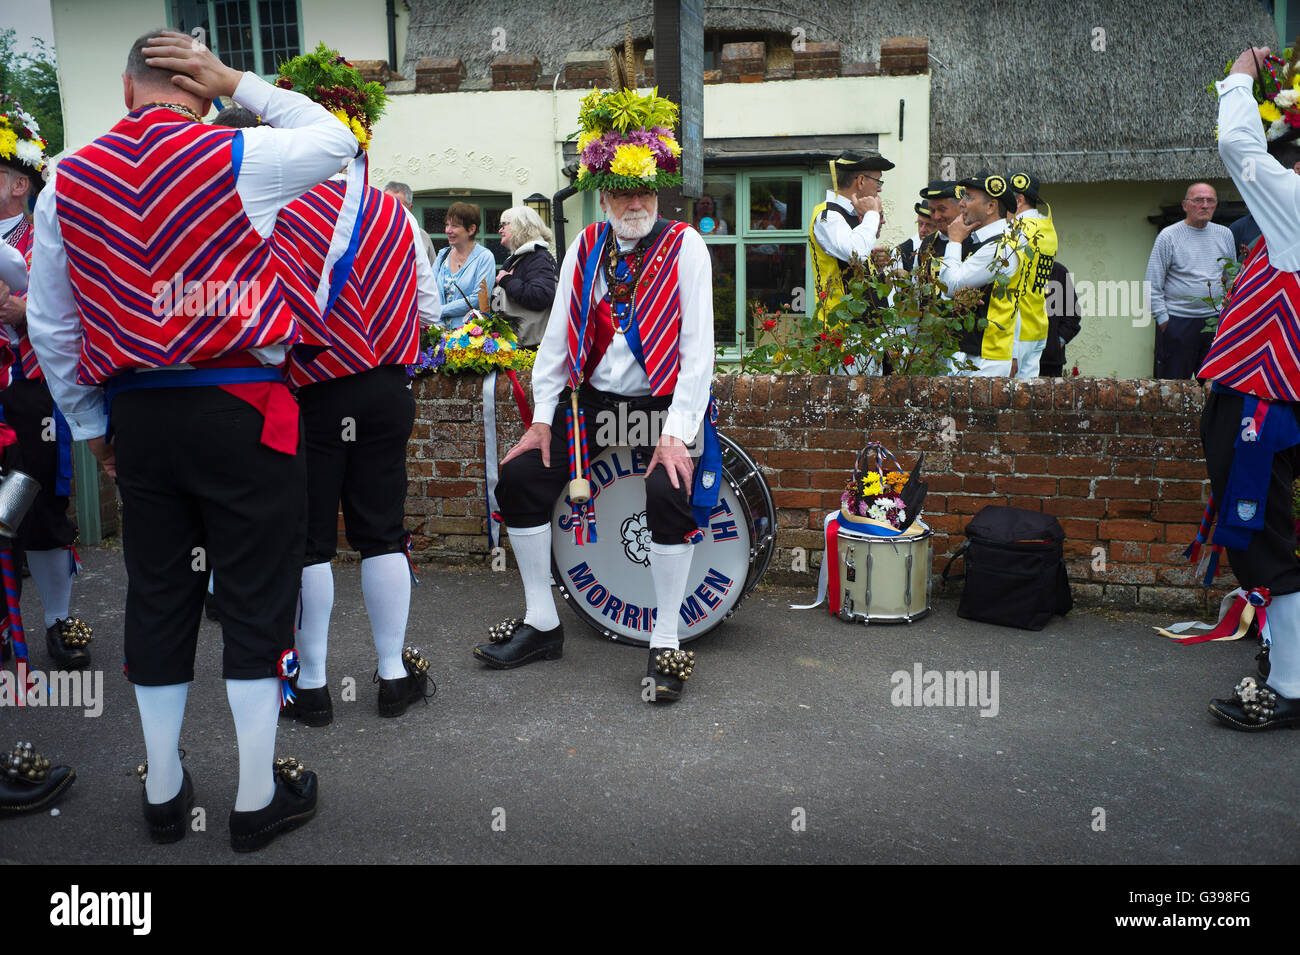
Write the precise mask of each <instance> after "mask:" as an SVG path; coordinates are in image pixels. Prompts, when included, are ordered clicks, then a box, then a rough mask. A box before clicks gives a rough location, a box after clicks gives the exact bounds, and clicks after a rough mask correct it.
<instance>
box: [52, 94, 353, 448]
mask: <svg viewBox="0 0 1300 955" xmlns="http://www.w3.org/2000/svg"><path fill="white" fill-rule="evenodd" d="M233 99H234V101H235V102H236V103H238V104H239V105H240V106H243V107H245V108H246V109H249V110H251V111H252V112H254V113H256V114H257V115H258V116H261V117H262V119H264V120H265V121H266V122H268V123H270V124H271V125H270V126H259V127H256V128H254V129H244V130H241V131H240V132H241V133H242V135H243V138H244V155H243V160H242V162H241V165H240V167H239V182H238V184H237V186H236V191H237V192H238V194H239V198H240V200H241V201H242V202H243V205H244V212H245V214H246V215H247V216H248V218H249V221H250V222H251V223H252V224H253V228H254V229H256V230H257V233H258V235H260V236H262V237H263V238H266V237H268V236H270V234H271V232H272V231H273V230H274V228H275V217H276V214H277V213H279V211H280V209H281V208H283V207H284V206H285V205H287V204H288V203H290V202H292V201H293V200H294V199H297V198H298V197H299V196H300V195H302V194H303V193H304V192H306V191H307V190H308V189H310V188H311V187H312V186H315V185H317V184H319V183H321V182H324V181H325V180H326V179H328V178H329V177H330V176H331V175H332V174H333V173H336V172H338V171H339V169H341V168H342V167H343V166H344V165H346V164H347V163H348V161H349V160H351V159H352V157H353V156H354V155H356V151H357V140H356V137H355V136H353V135H352V132H351V131H350V130H349V129H348V128H347V127H346V126H344V125H343V124H342V123H340V122H339V121H338V119H337V118H336V117H334V116H333V115H331V114H330V112H329V111H328V110H327V109H325V107H323V106H320V105H318V104H316V103H313V102H312V101H311V100H309V99H308V98H307V97H305V96H303V95H302V94H301V93H295V92H293V91H292V90H284V89H279V88H278V87H275V86H272V85H271V84H270V83H267V82H266V81H265V80H263V79H262V78H261V77H258V76H256V75H254V74H252V73H245V74H244V77H243V79H241V80H240V81H239V87H238V88H237V89H236V90H235V95H234V97H233ZM272 127H278V128H272ZM57 175H58V172H57V170H56V171H55V173H54V174H53V175H51V176H50V181H49V182H48V183H47V184H46V187H45V188H44V189H43V190H42V191H41V194H40V196H39V197H38V198H37V200H36V216H35V226H36V242H35V246H34V248H33V249H32V275H31V288H30V290H29V292H28V297H27V337H28V339H29V340H30V341H31V343H32V348H33V350H34V351H35V352H36V357H37V359H38V360H39V361H40V363H41V371H42V372H44V374H45V381H46V383H47V384H48V385H49V386H50V393H51V394H52V395H53V396H54V401H55V404H57V405H58V406H59V410H60V411H62V412H63V415H64V417H65V418H67V419H68V425H69V426H70V428H71V430H72V436H73V437H74V438H76V439H77V440H84V439H87V438H98V437H100V436H102V435H103V434H104V431H105V428H106V426H107V417H106V415H105V413H104V397H103V389H102V388H100V387H99V386H96V385H81V384H78V383H77V366H78V365H79V363H80V361H81V341H82V331H81V315H80V314H79V313H78V312H77V303H76V299H75V298H74V297H73V294H72V283H71V281H70V280H69V278H68V256H67V252H66V251H65V250H64V248H63V235H62V233H61V231H60V229H59V219H58V215H57V212H56V206H55V201H56V200H55V189H54V181H55V177H56V176H57ZM277 353H278V354H277ZM258 355H259V357H260V358H261V360H262V361H263V362H265V363H266V364H270V365H278V364H280V363H281V362H283V361H284V347H283V346H274V347H271V348H264V349H259V350H258Z"/></svg>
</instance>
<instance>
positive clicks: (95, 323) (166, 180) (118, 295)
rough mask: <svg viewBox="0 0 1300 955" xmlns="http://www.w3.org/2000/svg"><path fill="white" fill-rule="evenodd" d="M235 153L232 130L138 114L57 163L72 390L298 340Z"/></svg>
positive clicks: (163, 113)
mask: <svg viewBox="0 0 1300 955" xmlns="http://www.w3.org/2000/svg"><path fill="white" fill-rule="evenodd" d="M242 146H243V140H242V137H241V135H240V133H239V131H238V130H233V129H224V128H213V127H209V126H204V125H203V124H201V123H193V122H189V121H187V120H184V119H180V118H179V117H178V115H177V114H176V113H175V112H174V111H172V110H169V109H165V108H162V107H156V106H154V107H143V108H141V109H138V110H133V111H132V112H131V113H128V114H127V116H126V117H125V118H124V119H122V120H121V121H120V122H119V123H118V124H117V125H116V126H114V127H113V128H112V129H111V130H109V131H108V132H107V133H105V134H104V135H103V136H100V137H99V138H98V139H96V140H95V141H94V142H92V143H91V144H90V145H88V146H85V147H84V148H82V149H79V150H78V151H77V152H76V153H74V154H73V155H71V156H69V157H68V158H66V159H64V160H63V161H62V162H60V163H59V167H58V174H57V176H56V177H55V197H56V200H57V202H56V205H55V208H56V211H57V213H58V219H59V229H60V230H61V232H62V235H63V245H64V248H65V249H66V250H67V255H68V277H69V279H70V281H71V284H72V292H73V295H74V297H75V298H76V302H77V308H78V311H79V312H80V313H81V321H82V328H83V333H84V337H83V343H82V350H81V365H80V367H79V369H78V380H79V381H80V382H81V383H82V384H90V385H93V384H101V383H102V382H104V381H105V380H107V379H108V378H111V377H113V376H114V375H117V374H118V373H120V372H123V371H127V370H129V369H132V368H160V367H163V366H166V365H175V364H178V363H181V362H190V363H193V362H198V361H206V360H210V359H214V358H219V357H221V356H224V355H231V354H234V353H238V352H243V351H247V350H248V349H251V348H261V347H265V346H268V345H277V344H291V343H293V342H294V341H295V340H296V339H297V337H298V330H297V326H296V325H295V324H294V320H293V314H292V312H291V311H290V309H289V306H288V304H287V303H286V302H285V299H284V295H283V292H282V289H281V282H280V276H279V270H278V269H277V268H276V267H275V264H274V260H273V258H272V255H271V246H270V243H269V242H267V241H266V240H264V239H263V238H262V237H261V236H260V235H258V233H257V230H255V229H254V228H253V224H252V223H251V222H250V221H249V219H248V216H247V215H246V214H245V213H244V206H243V203H242V201H241V200H240V198H239V194H238V193H237V192H236V191H235V183H236V181H237V179H238V164H239V157H240V156H241V155H242Z"/></svg>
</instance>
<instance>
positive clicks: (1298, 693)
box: [1268, 593, 1300, 700]
mask: <svg viewBox="0 0 1300 955" xmlns="http://www.w3.org/2000/svg"><path fill="white" fill-rule="evenodd" d="M1268 630H1269V636H1270V638H1271V639H1272V641H1273V642H1272V644H1271V645H1270V646H1269V651H1268V663H1269V671H1268V685H1269V686H1270V687H1272V688H1273V690H1274V691H1275V692H1277V693H1278V694H1279V695H1281V696H1285V697H1287V698H1288V699H1292V700H1294V699H1296V698H1300V593H1294V594H1283V595H1282V596H1281V597H1274V598H1273V601H1272V603H1270V604H1269V607H1268Z"/></svg>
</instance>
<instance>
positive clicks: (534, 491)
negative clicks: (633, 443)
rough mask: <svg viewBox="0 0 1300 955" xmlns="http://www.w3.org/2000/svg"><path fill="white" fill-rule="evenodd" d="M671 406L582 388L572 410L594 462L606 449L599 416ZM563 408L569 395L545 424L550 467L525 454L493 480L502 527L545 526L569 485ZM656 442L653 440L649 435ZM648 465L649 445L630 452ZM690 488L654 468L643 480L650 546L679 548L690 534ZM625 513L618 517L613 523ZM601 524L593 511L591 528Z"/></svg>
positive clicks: (667, 398) (668, 399) (665, 400)
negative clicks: (579, 416)
mask: <svg viewBox="0 0 1300 955" xmlns="http://www.w3.org/2000/svg"><path fill="white" fill-rule="evenodd" d="M671 403H672V396H671V395H664V396H661V397H653V396H651V397H646V398H623V397H620V396H618V395H611V394H609V393H607V392H603V391H596V390H595V389H594V388H588V387H586V386H583V387H582V388H581V389H580V390H579V391H578V406H579V407H580V408H582V409H583V411H584V413H585V415H586V419H587V449H588V454H589V455H590V457H591V458H593V459H594V458H595V457H596V455H598V454H599V453H600V452H601V451H603V450H604V449H605V448H606V447H607V446H608V445H606V444H602V443H601V442H600V441H599V440H598V439H599V438H600V437H602V436H603V435H602V434H601V430H602V429H601V428H600V427H598V424H597V419H598V417H599V416H600V415H601V413H602V412H604V413H605V414H607V415H608V414H612V415H614V416H615V417H616V418H617V416H618V414H619V405H620V404H625V405H626V406H627V411H626V413H627V414H629V415H630V414H631V412H633V411H641V412H654V411H666V410H667V408H668V406H669V405H670V404H671ZM568 408H569V391H568V390H567V389H566V390H565V392H564V394H563V395H561V398H560V404H559V406H558V407H557V408H556V411H555V420H554V421H552V422H551V466H550V467H549V468H548V467H546V466H544V465H543V464H542V452H541V451H529V452H528V453H527V454H521V455H520V456H519V457H517V458H515V459H514V460H512V461H511V462H510V463H509V464H507V465H505V466H504V467H502V468H501V474H500V477H499V480H498V482H497V505H498V507H499V508H500V509H501V517H502V519H503V520H504V521H505V525H506V526H507V527H539V526H541V525H542V524H549V523H550V522H551V516H552V513H553V511H554V509H555V502H556V501H558V500H560V498H561V497H563V496H564V493H565V491H566V490H567V486H568V483H569V450H568V446H567V444H566V440H567V439H566V418H565V411H566V410H567V409H568ZM654 440H658V436H657V435H655V436H654ZM635 450H636V451H637V452H638V453H639V454H641V456H642V458H643V459H644V460H645V462H646V463H647V464H648V463H649V461H650V456H651V454H652V453H653V451H654V448H653V446H642V447H638V448H636V449H635ZM690 490H691V489H690V487H689V486H683V487H679V488H674V487H673V485H672V482H671V481H670V480H669V479H668V472H667V471H665V470H664V469H663V468H662V467H657V468H655V470H654V473H653V474H651V475H650V476H649V477H647V478H646V482H645V497H646V524H647V525H648V526H649V528H650V539H651V540H653V541H654V542H655V543H656V544H683V543H685V542H686V535H687V534H689V533H690V532H691V531H693V530H695V517H694V516H693V515H692V513H691V501H690ZM626 516H627V515H625V514H624V515H620V516H619V520H621V519H622V518H623V517H626ZM602 520H608V518H606V517H605V516H604V515H602V514H601V511H600V507H599V505H598V506H597V507H596V526H597V528H599V527H600V522H601V521H602Z"/></svg>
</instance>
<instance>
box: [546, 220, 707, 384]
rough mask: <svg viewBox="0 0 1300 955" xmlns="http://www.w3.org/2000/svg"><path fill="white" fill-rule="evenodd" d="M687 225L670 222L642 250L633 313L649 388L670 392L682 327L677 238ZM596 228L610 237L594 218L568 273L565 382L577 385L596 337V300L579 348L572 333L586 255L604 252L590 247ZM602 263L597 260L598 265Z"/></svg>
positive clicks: (576, 322)
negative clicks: (646, 248)
mask: <svg viewBox="0 0 1300 955" xmlns="http://www.w3.org/2000/svg"><path fill="white" fill-rule="evenodd" d="M687 228H688V226H687V225H686V223H684V222H670V223H668V226H667V228H665V229H664V230H663V232H662V233H660V235H659V239H658V241H657V242H655V243H654V244H653V245H652V246H651V247H650V249H649V251H648V252H647V253H646V257H645V261H644V264H643V266H642V270H641V280H640V282H639V283H638V285H637V290H636V298H635V311H634V314H635V317H636V320H637V326H638V328H639V330H640V333H641V348H642V351H643V353H644V355H645V368H646V374H647V375H648V377H649V378H650V393H651V394H653V395H671V394H672V393H673V389H674V388H675V387H677V372H678V370H679V368H680V366H681V361H680V356H679V354H678V343H679V341H680V339H681V332H682V300H681V290H680V286H679V283H678V279H677V262H678V257H679V256H680V254H681V249H682V237H683V235H684V234H685V232H686V229H687ZM602 229H603V230H604V231H606V232H608V233H609V241H610V242H614V241H616V240H615V238H614V236H613V230H612V229H609V228H606V223H603V222H597V223H593V224H592V225H589V226H587V228H585V229H583V230H582V238H581V240H580V241H579V242H578V262H577V268H576V269H574V272H573V289H572V292H571V293H570V296H569V359H568V360H569V384H570V386H572V387H576V386H577V382H578V377H579V370H580V369H581V368H583V367H584V366H585V363H586V361H587V356H588V353H589V352H590V350H591V347H592V345H593V344H594V343H595V341H596V322H595V318H596V304H597V303H595V302H592V303H591V304H590V312H589V313H588V316H587V334H586V337H585V340H584V341H583V342H582V343H581V348H580V347H579V342H578V335H579V327H580V326H581V321H582V276H583V273H584V271H585V269H586V266H587V260H588V258H589V257H590V256H591V255H592V254H596V255H605V254H606V252H605V250H604V249H603V248H601V249H595V250H593V248H592V247H593V245H595V242H596V237H597V235H599V234H600V233H601V231H602ZM598 267H600V268H603V265H601V266H598Z"/></svg>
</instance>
